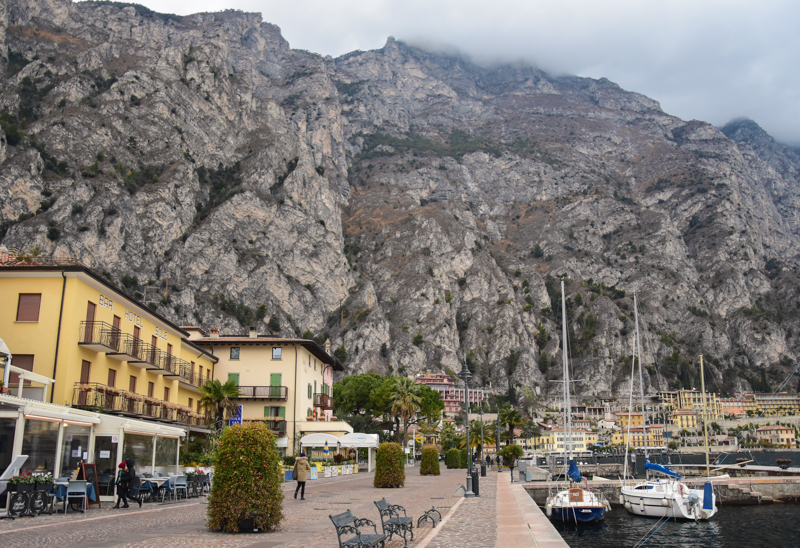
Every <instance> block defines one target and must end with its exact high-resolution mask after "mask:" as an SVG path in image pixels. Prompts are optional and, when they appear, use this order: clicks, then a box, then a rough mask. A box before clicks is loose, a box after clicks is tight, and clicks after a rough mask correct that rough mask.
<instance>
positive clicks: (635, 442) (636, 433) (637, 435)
mask: <svg viewBox="0 0 800 548" xmlns="http://www.w3.org/2000/svg"><path fill="white" fill-rule="evenodd" d="M645 435H647V440H645ZM645 442H646V443H647V447H662V446H663V445H664V428H663V427H662V426H660V425H653V426H648V427H647V432H646V434H645V429H644V428H642V427H635V426H632V427H631V428H630V429H628V428H623V429H622V430H619V431H617V432H614V433H613V434H611V443H613V444H614V445H623V446H624V445H625V444H626V443H629V445H630V447H644V446H645Z"/></svg>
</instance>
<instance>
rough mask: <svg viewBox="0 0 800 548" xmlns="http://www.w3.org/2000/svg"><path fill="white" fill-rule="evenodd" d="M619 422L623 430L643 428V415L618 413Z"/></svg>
mask: <svg viewBox="0 0 800 548" xmlns="http://www.w3.org/2000/svg"><path fill="white" fill-rule="evenodd" d="M616 415H617V420H619V425H620V426H621V427H622V428H627V427H628V426H642V425H643V422H642V414H641V413H617V414H616Z"/></svg>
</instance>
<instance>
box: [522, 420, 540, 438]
mask: <svg viewBox="0 0 800 548" xmlns="http://www.w3.org/2000/svg"><path fill="white" fill-rule="evenodd" d="M541 435H542V430H541V428H539V425H538V424H537V422H536V421H535V420H533V419H528V420H526V421H525V423H524V424H523V425H522V437H523V438H524V439H525V440H529V439H531V438H538V437H539V436H541Z"/></svg>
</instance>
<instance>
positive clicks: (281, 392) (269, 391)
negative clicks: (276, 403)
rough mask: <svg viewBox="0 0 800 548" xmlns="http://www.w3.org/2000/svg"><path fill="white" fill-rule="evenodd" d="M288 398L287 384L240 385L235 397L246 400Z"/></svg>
mask: <svg viewBox="0 0 800 548" xmlns="http://www.w3.org/2000/svg"><path fill="white" fill-rule="evenodd" d="M288 398H289V388H288V387H287V386H240V387H239V395H238V396H237V399H248V400H286V399H288Z"/></svg>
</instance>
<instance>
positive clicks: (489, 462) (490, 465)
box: [486, 455, 492, 468]
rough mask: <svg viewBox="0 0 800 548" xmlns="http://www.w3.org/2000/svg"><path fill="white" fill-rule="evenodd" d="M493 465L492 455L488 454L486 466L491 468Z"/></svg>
mask: <svg viewBox="0 0 800 548" xmlns="http://www.w3.org/2000/svg"><path fill="white" fill-rule="evenodd" d="M491 467H492V457H490V456H489V455H486V468H491Z"/></svg>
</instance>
